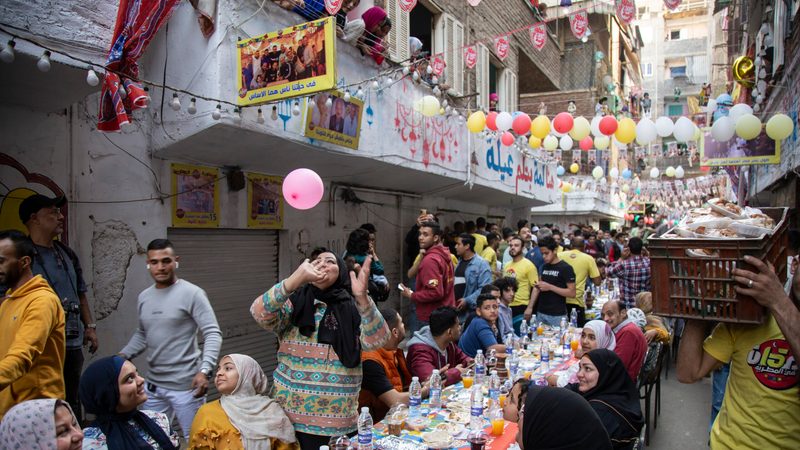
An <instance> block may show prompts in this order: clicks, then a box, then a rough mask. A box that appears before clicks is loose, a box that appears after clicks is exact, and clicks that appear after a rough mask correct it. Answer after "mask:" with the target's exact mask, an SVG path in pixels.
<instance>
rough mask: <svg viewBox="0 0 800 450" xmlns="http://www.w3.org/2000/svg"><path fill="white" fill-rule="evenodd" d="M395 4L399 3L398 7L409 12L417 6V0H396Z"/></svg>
mask: <svg viewBox="0 0 800 450" xmlns="http://www.w3.org/2000/svg"><path fill="white" fill-rule="evenodd" d="M397 4H398V5H400V9H402V10H403V11H405V12H411V10H412V9H414V7H415V6H417V0H397Z"/></svg>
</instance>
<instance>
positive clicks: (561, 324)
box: [558, 316, 567, 333]
mask: <svg viewBox="0 0 800 450" xmlns="http://www.w3.org/2000/svg"><path fill="white" fill-rule="evenodd" d="M558 327H559V328H560V330H558V332H559V333H561V332H563V331H565V330H566V329H567V316H561V322H559V326H558Z"/></svg>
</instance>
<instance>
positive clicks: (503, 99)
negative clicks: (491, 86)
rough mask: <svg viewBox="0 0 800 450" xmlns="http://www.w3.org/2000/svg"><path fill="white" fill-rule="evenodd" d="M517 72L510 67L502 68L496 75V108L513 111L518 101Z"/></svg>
mask: <svg viewBox="0 0 800 450" xmlns="http://www.w3.org/2000/svg"><path fill="white" fill-rule="evenodd" d="M517 91H518V85H517V74H516V73H514V71H512V70H511V69H502V71H501V72H500V76H499V77H498V86H497V91H496V92H497V94H498V96H499V97H500V103H499V105H498V109H500V110H501V111H508V112H513V111H516V110H517V103H518V98H517V96H518V92H517Z"/></svg>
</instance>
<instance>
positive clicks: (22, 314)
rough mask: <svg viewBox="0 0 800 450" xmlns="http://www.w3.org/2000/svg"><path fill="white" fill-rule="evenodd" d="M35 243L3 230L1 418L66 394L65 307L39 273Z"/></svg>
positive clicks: (0, 270)
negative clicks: (36, 401)
mask: <svg viewBox="0 0 800 450" xmlns="http://www.w3.org/2000/svg"><path fill="white" fill-rule="evenodd" d="M33 252H34V250H33V243H32V242H31V240H30V239H28V237H27V236H25V235H24V234H22V233H20V232H18V231H0V285H4V286H7V287H8V291H7V292H5V294H4V296H3V297H0V420H2V418H3V415H5V413H6V412H7V411H8V410H9V409H11V407H12V406H14V405H16V404H17V403H20V402H23V401H25V400H31V399H36V398H60V399H63V398H64V395H65V393H64V352H65V351H66V346H65V337H64V310H63V309H62V308H61V303H60V302H59V300H58V297H57V296H56V294H55V292H53V290H52V289H51V288H50V285H49V284H48V283H47V281H45V279H44V278H42V277H41V275H36V276H33V273H32V272H31V260H32V259H33Z"/></svg>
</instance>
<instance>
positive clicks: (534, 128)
mask: <svg viewBox="0 0 800 450" xmlns="http://www.w3.org/2000/svg"><path fill="white" fill-rule="evenodd" d="M549 132H550V119H548V118H547V116H544V115H542V116H536V118H535V119H533V122H531V134H532V135H534V136H536V137H538V138H539V139H544V138H545V137H547V133H549Z"/></svg>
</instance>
